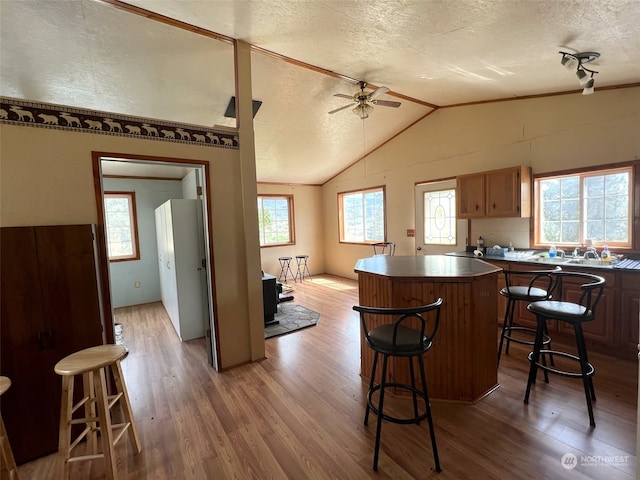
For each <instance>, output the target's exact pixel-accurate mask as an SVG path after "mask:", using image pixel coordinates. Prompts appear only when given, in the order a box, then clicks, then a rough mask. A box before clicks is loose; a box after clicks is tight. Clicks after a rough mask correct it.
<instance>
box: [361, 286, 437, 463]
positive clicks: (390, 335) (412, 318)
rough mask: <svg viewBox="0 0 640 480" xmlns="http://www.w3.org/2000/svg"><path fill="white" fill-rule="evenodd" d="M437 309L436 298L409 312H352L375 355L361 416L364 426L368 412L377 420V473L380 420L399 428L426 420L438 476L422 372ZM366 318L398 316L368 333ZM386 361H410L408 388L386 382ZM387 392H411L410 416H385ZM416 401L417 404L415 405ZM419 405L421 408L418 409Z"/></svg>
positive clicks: (428, 404)
mask: <svg viewBox="0 0 640 480" xmlns="http://www.w3.org/2000/svg"><path fill="white" fill-rule="evenodd" d="M440 305H442V298H438V300H436V301H435V302H433V303H431V304H429V305H423V306H420V307H411V308H374V307H361V306H354V307H353V309H354V310H355V311H357V312H359V313H360V322H361V324H362V332H363V334H364V337H365V340H366V342H367V345H368V346H369V347H370V348H371V349H372V350H373V351H374V357H373V369H372V371H371V380H370V382H369V392H368V394H367V409H366V412H365V415H364V424H365V425H368V423H369V412H371V411H373V413H375V414H376V415H377V416H378V423H377V426H376V443H375V449H374V453H373V470H374V471H377V470H378V455H379V451H380V432H381V431H382V420H383V419H384V420H386V421H388V422H392V423H399V424H412V423H415V424H416V425H419V424H420V422H421V421H422V420H424V419H425V418H426V419H427V422H428V423H429V434H430V437H431V448H432V450H433V460H434V462H435V466H436V472H440V471H441V469H440V459H439V457H438V447H437V445H436V434H435V431H434V429H433V419H432V416H431V403H430V401H429V393H428V391H427V380H426V376H425V373H424V372H425V369H424V354H425V353H426V352H428V351H429V350H430V349H431V346H432V345H433V337H434V336H435V334H436V331H437V330H438V325H439V323H440ZM429 312H433V313H431V316H432V317H433V328H432V329H431V332H430V333H429V334H425V329H426V326H427V320H426V319H425V316H426V315H425V314H426V313H429ZM368 315H382V316H397V318H396V320H395V321H394V322H393V323H387V324H383V325H380V326H378V327H375V328H373V329H369V328H368V325H367V320H366V319H367V316H368ZM379 354H382V376H381V377H380V383H379V384H378V385H375V384H374V383H375V381H374V379H375V377H376V368H377V366H378V355H379ZM389 357H405V358H407V360H408V361H409V370H410V373H411V384H409V385H407V384H403V383H398V382H393V381H389V380H393V379H387V363H388V360H389ZM414 358H416V359H417V361H418V366H419V368H420V381H421V382H422V389H418V388H417V387H416V381H415V376H414V369H413V359H414ZM388 388H394V389H401V390H407V391H409V392H411V398H412V401H413V402H412V403H413V416H412V417H406V418H399V417H394V416H391V415H389V414H386V413H384V397H385V390H386V389H388ZM375 392H379V397H378V403H377V404H374V402H373V394H374V393H375ZM418 399H419V401H418ZM418 403H420V404H421V407H420V408H418Z"/></svg>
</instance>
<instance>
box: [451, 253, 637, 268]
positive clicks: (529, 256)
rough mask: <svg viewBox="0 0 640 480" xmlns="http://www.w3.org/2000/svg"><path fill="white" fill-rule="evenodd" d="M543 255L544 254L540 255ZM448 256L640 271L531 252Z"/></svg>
mask: <svg viewBox="0 0 640 480" xmlns="http://www.w3.org/2000/svg"><path fill="white" fill-rule="evenodd" d="M542 254H543V255H544V253H542ZM446 255H448V256H453V257H458V258H481V259H482V260H488V261H490V262H494V261H497V262H518V263H526V264H531V265H540V264H543V265H560V266H563V267H575V268H584V267H586V268H589V269H591V268H595V269H604V270H615V271H625V272H637V273H640V270H638V269H633V268H619V267H616V264H615V263H612V262H603V261H602V260H598V259H591V258H587V259H585V258H581V257H580V258H573V257H555V258H549V257H544V256H542V257H541V256H539V255H540V252H535V251H531V250H527V251H515V252H507V253H506V254H505V256H504V257H502V256H498V255H484V256H482V257H476V256H475V255H474V254H473V252H450V253H447V254H446Z"/></svg>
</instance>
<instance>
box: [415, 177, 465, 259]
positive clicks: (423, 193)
mask: <svg viewBox="0 0 640 480" xmlns="http://www.w3.org/2000/svg"><path fill="white" fill-rule="evenodd" d="M455 188H456V181H455V179H452V180H444V181H441V182H434V183H424V184H420V185H416V187H415V204H416V205H415V212H416V223H415V225H416V237H415V243H416V254H417V255H433V254H443V253H448V252H458V251H464V250H465V247H466V245H467V222H468V221H467V220H458V219H456V218H455V213H456V209H455V205H456V204H455ZM447 191H449V192H447ZM438 192H439V193H438ZM443 192H447V193H443ZM451 194H453V197H451ZM425 213H426V214H427V216H425ZM425 232H426V233H427V235H425Z"/></svg>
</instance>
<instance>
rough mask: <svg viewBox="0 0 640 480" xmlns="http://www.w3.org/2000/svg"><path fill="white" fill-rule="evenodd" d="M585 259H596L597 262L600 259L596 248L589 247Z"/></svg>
mask: <svg viewBox="0 0 640 480" xmlns="http://www.w3.org/2000/svg"><path fill="white" fill-rule="evenodd" d="M584 258H595V259H596V260H599V259H600V256H599V255H598V252H597V250H596V248H595V247H587V251H586V252H584Z"/></svg>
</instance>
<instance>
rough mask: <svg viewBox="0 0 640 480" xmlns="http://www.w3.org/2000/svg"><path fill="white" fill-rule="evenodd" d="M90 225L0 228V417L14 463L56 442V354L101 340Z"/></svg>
mask: <svg viewBox="0 0 640 480" xmlns="http://www.w3.org/2000/svg"><path fill="white" fill-rule="evenodd" d="M94 245H95V244H94V230H93V228H92V226H91V225H65V226H42V227H5V228H1V229H0V284H1V292H2V302H1V303H2V307H1V311H2V322H1V334H2V337H1V360H0V361H1V364H0V365H1V369H2V370H1V373H2V375H5V376H7V377H9V378H10V379H11V382H12V387H11V389H9V391H7V392H6V393H5V394H4V395H3V396H2V418H3V419H4V421H5V424H6V428H7V433H8V436H9V438H11V446H12V448H13V453H14V455H15V458H16V462H17V463H19V464H20V463H24V462H26V461H28V460H31V459H34V458H37V457H39V456H42V455H46V454H49V453H52V452H55V451H56V450H57V448H58V425H59V416H60V391H61V380H60V377H59V376H58V375H56V374H55V372H54V370H53V367H54V365H55V364H56V363H57V362H58V361H59V360H61V359H62V358H63V357H65V356H67V355H69V354H70V353H73V352H75V351H78V350H82V349H83V348H87V347H90V346H95V345H100V344H102V343H103V334H102V331H103V322H102V308H101V304H100V296H99V289H98V286H99V283H98V282H99V280H98V278H99V277H98V275H97V266H96V265H97V262H96V258H97V255H96V250H95V248H94Z"/></svg>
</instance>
